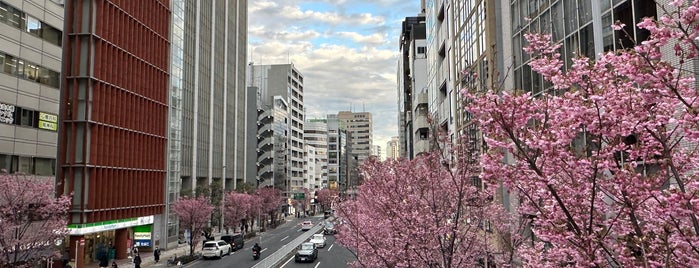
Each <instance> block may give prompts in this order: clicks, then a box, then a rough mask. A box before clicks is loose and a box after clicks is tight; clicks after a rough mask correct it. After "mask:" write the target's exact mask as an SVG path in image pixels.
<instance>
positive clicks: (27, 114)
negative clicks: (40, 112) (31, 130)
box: [19, 109, 34, 127]
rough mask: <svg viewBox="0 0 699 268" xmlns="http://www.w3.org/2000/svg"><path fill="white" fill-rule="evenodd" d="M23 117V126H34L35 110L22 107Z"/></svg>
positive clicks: (21, 122) (20, 122) (21, 119)
mask: <svg viewBox="0 0 699 268" xmlns="http://www.w3.org/2000/svg"><path fill="white" fill-rule="evenodd" d="M21 111H22V112H21V115H22V116H21V118H20V120H19V124H20V125H22V126H30V127H33V126H34V111H32V110H28V109H21Z"/></svg>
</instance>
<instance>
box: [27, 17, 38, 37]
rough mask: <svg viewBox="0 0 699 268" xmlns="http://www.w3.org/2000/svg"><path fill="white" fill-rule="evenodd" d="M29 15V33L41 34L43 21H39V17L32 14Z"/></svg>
mask: <svg viewBox="0 0 699 268" xmlns="http://www.w3.org/2000/svg"><path fill="white" fill-rule="evenodd" d="M26 17H27V28H26V31H27V32H28V33H32V34H35V35H36V36H39V37H40V36H41V21H39V20H38V19H37V18H34V17H32V16H26Z"/></svg>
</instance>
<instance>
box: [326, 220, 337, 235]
mask: <svg viewBox="0 0 699 268" xmlns="http://www.w3.org/2000/svg"><path fill="white" fill-rule="evenodd" d="M336 233H337V230H336V229H335V224H333V223H332V222H326V223H325V227H324V228H323V234H326V235H334V234H336Z"/></svg>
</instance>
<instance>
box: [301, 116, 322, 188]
mask: <svg viewBox="0 0 699 268" xmlns="http://www.w3.org/2000/svg"><path fill="white" fill-rule="evenodd" d="M303 134H304V135H303V139H304V142H305V144H306V145H310V146H312V147H313V149H314V152H315V155H314V159H312V158H311V157H310V156H309V157H308V161H307V163H308V165H307V170H308V171H307V172H308V184H309V187H307V188H308V189H310V190H314V189H322V188H327V187H328V120H327V119H310V120H306V124H305V125H304V129H303ZM311 166H314V167H313V172H311Z"/></svg>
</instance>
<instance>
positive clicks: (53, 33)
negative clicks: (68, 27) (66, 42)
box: [41, 24, 63, 47]
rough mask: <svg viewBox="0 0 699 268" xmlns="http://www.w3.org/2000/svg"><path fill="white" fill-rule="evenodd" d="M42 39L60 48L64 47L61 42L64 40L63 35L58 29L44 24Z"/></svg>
mask: <svg viewBox="0 0 699 268" xmlns="http://www.w3.org/2000/svg"><path fill="white" fill-rule="evenodd" d="M41 38H43V39H44V40H46V42H49V43H51V44H54V45H57V46H59V47H60V46H61V45H62V43H61V40H62V38H63V33H62V32H61V31H60V30H58V29H56V28H53V27H51V26H48V25H46V24H44V25H43V27H42V29H41Z"/></svg>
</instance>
